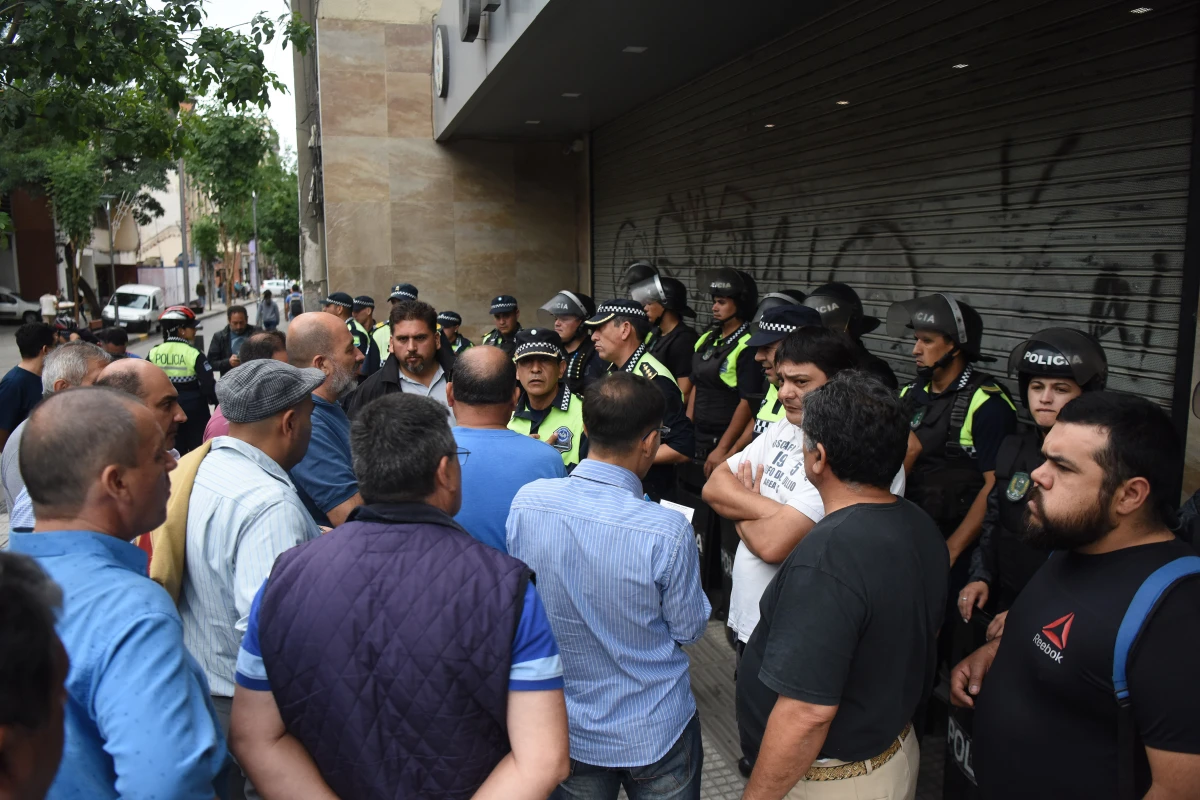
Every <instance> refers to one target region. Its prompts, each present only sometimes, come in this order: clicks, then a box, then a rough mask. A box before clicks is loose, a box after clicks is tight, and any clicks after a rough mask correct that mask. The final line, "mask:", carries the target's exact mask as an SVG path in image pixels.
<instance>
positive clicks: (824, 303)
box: [804, 282, 880, 339]
mask: <svg viewBox="0 0 1200 800" xmlns="http://www.w3.org/2000/svg"><path fill="white" fill-rule="evenodd" d="M804 304H805V305H806V306H808V307H810V308H815V309H816V310H817V311H819V312H820V314H821V321H822V323H823V324H824V325H825V327H826V328H830V329H832V330H835V331H845V332H846V333H848V334H850V335H851V336H852V337H854V338H855V339H858V338H861V337H862V335H863V334H866V333H870V332H871V331H873V330H875V329H876V328H878V327H879V322H880V320H879V317H872V316H868V315H867V314H866V312H864V311H863V304H862V299H861V298H860V297H859V296H858V292H856V291H854V289H852V288H851V287H849V286H847V285H846V284H844V283H838V282H834V283H826V284H824V285H822V286H818V287H817V288H816V289H813V290H812V291H811V292H809V293H808V299H807V300H805V301H804Z"/></svg>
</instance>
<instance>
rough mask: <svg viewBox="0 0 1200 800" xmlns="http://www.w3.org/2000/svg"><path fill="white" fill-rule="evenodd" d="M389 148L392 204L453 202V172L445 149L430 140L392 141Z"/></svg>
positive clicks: (448, 154)
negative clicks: (398, 202) (400, 202)
mask: <svg viewBox="0 0 1200 800" xmlns="http://www.w3.org/2000/svg"><path fill="white" fill-rule="evenodd" d="M388 144H389V147H390V153H389V159H388V170H389V178H390V185H391V199H392V200H393V201H408V202H419V203H450V202H453V200H454V168H453V164H452V162H451V157H450V153H449V152H448V151H447V149H446V147H445V146H443V145H440V144H438V143H437V142H435V141H433V139H392V140H390V141H389V142H388ZM376 166H378V165H376Z"/></svg>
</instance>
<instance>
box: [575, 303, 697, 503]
mask: <svg viewBox="0 0 1200 800" xmlns="http://www.w3.org/2000/svg"><path fill="white" fill-rule="evenodd" d="M586 325H587V326H588V328H589V329H590V330H591V332H592V342H594V343H595V345H596V352H597V353H599V354H600V357H601V358H603V359H604V360H605V361H607V362H608V363H609V367H608V369H609V371H610V372H615V371H617V370H625V371H626V372H632V373H633V374H635V375H641V376H643V377H645V378H646V379H647V380H649V381H650V382H651V383H653V384H654V385H655V386H657V387H658V390H659V391H660V392H662V395H663V399H664V400H666V405H667V407H666V413H665V414H664V415H663V428H664V431H663V434H662V446H660V447H659V448H658V453H657V454H656V455H655V457H654V466H652V467H651V468H650V471H649V472H648V473H647V474H646V477H645V478H644V479H643V480H642V488H643V490H645V492H646V494H648V495H649V496H650V497H651V499H653V500H661V499H662V498H663V497H668V498H669V497H671V496H672V495H673V492H674V488H675V470H674V465H676V464H686V463H688V462H689V461H691V459H692V456H693V455H694V454H695V452H696V434H695V429H694V428H693V427H692V421H691V420H690V419H688V417H687V414H685V413H684V406H683V395H682V394H681V393H680V391H679V384H677V383H676V382H675V377H674V376H673V375H671V372H670V370H668V369H667V368H666V367H665V366H663V364H662V362H661V361H659V360H658V359H657V358H655V357H654V356H652V355H650V354H649V352H647V350H648V349H649V348H647V347H646V334H648V333H649V332H650V318H649V316H647V314H646V311H645V309H643V308H642V306H641V304H639V303H636V302H634V301H633V300H608V301H606V302H604V303H601V304H600V307H599V308H597V309H596V313H595V315H594V316H592V318H591V319H589V320H588V321H587V322H586Z"/></svg>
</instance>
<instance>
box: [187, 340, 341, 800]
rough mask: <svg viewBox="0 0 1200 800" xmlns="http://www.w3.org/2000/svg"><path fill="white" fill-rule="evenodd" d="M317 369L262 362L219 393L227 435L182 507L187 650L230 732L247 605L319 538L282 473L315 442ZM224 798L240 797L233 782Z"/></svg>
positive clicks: (320, 379)
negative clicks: (278, 564) (291, 556)
mask: <svg viewBox="0 0 1200 800" xmlns="http://www.w3.org/2000/svg"><path fill="white" fill-rule="evenodd" d="M324 382H325V373H324V372H322V371H321V370H318V369H297V368H296V367H293V366H291V365H289V364H285V363H283V362H282V361H276V360H274V359H264V360H260V361H252V362H249V363H247V364H243V365H241V366H240V367H238V368H237V369H235V370H232V371H230V372H229V374H227V375H226V376H225V377H224V378H222V379H221V381H220V382H219V383H218V384H217V397H218V399H219V400H220V401H221V408H222V410H223V411H224V412H225V418H226V419H227V420H228V421H229V435H228V436H218V437H217V438H215V439H213V440H212V449H211V451H210V452H209V453H208V455H207V456H205V457H204V460H203V461H202V462H201V463H200V468H199V471H198V472H197V473H196V480H195V483H194V485H193V487H192V491H191V495H190V497H189V500H188V517H187V549H186V554H187V555H186V568H185V570H184V578H183V585H182V588H181V591H180V596H179V615H180V617H182V618H183V641H184V644H186V645H187V648H188V650H189V651H191V653H192V655H193V656H195V657H196V660H197V661H199V662H200V665H201V666H202V667H203V668H204V672H205V674H206V675H207V676H208V684H209V687H210V689H211V691H212V695H213V698H212V699H213V705H214V706H215V708H216V709H217V715H218V717H220V720H221V725H222V728H223V729H224V732H225V733H226V734H228V733H229V714H230V709H231V706H232V703H233V687H234V673H235V671H236V667H237V654H238V646H239V644H240V643H241V639H242V634H243V633H245V631H246V621H247V619H248V617H249V616H250V605H251V603H252V602H253V600H254V595H255V593H256V592H257V591H258V588H259V587H260V586H262V584H263V581H265V580H266V578H267V576H268V575H269V574H270V571H271V566H272V565H273V564H274V563H275V559H276V558H277V557H278V556H279V554H280V553H282V552H284V551H285V550H288V549H290V548H292V547H294V546H296V545H298V544H300V543H302V542H306V541H308V540H310V539H314V538H316V537H317V536H319V535H320V529H319V528H318V527H317V525H316V523H315V522H313V519H312V517H311V516H310V515H309V513H308V511H307V510H305V508H304V504H303V503H302V502H301V500H300V497H299V495H297V494H296V489H295V486H294V485H293V484H292V481H291V479H290V478H289V477H288V473H287V470H288V469H290V468H292V467H294V466H295V465H296V464H298V463H299V462H300V460H301V459H302V458H304V454H305V452H307V450H308V441H309V437H310V436H311V434H312V409H313V401H312V398H311V397H310V394H311V392H312V391H313V390H314V389H316V388H317V387H318V386H320V385H321V384H322V383H324ZM231 784H232V785H231V786H230V791H231V795H232V796H233V797H235V798H238V797H241V796H242V795H241V789H242V786H241V781H240V780H238V779H237V776H234V780H232V781H231Z"/></svg>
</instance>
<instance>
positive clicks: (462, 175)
mask: <svg viewBox="0 0 1200 800" xmlns="http://www.w3.org/2000/svg"><path fill="white" fill-rule="evenodd" d="M446 147H447V148H448V149H449V151H450V153H451V158H452V159H453V164H454V199H455V201H465V202H476V201H491V202H512V201H514V200H515V199H516V176H515V167H514V163H513V151H514V149H515V145H512V144H509V143H507V142H455V143H454V144H451V145H446Z"/></svg>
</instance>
